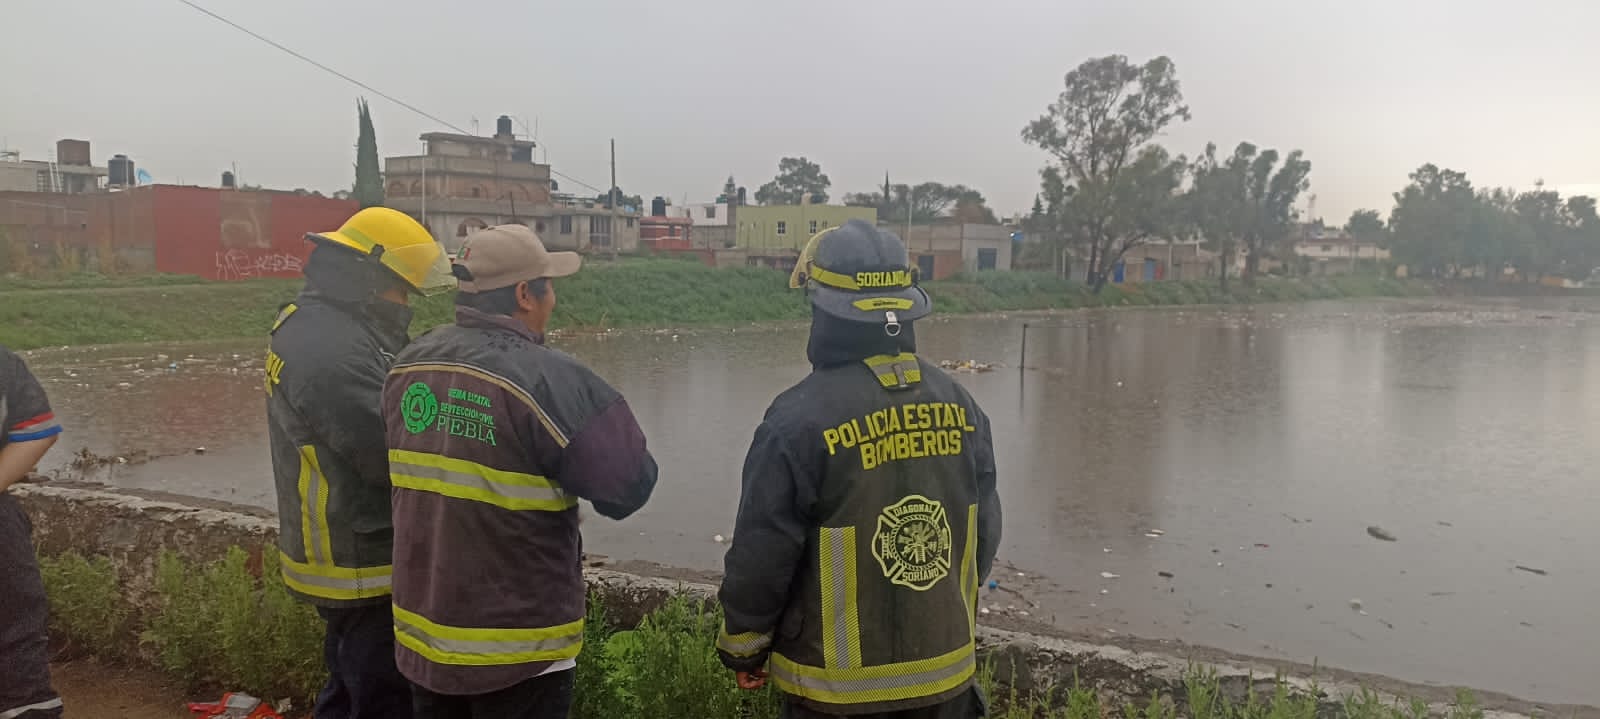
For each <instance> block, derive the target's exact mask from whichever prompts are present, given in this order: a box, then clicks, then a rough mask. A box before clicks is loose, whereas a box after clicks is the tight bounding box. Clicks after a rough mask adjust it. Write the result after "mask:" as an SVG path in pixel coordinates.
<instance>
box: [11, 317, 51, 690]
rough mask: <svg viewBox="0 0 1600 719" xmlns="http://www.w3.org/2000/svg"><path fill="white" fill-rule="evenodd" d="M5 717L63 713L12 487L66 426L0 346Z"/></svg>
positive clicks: (34, 562) (35, 568) (39, 588)
mask: <svg viewBox="0 0 1600 719" xmlns="http://www.w3.org/2000/svg"><path fill="white" fill-rule="evenodd" d="M0 421H3V422H4V423H5V424H4V425H0V667H3V668H4V670H3V671H0V719H46V718H47V717H60V716H61V697H59V696H57V695H56V692H55V690H54V689H52V688H51V687H50V666H49V656H48V654H47V650H46V646H45V642H46V639H45V622H46V616H47V614H48V611H49V610H48V608H47V607H46V605H45V596H44V581H43V580H42V579H41V578H40V576H39V562H38V559H37V558H36V557H34V554H33V524H32V522H30V521H28V515H27V514H24V513H23V511H22V504H21V503H19V502H18V501H17V498H16V497H13V496H11V495H10V493H9V492H8V490H10V489H11V485H13V484H16V483H17V482H20V481H22V478H23V477H26V476H27V475H28V473H29V472H32V471H33V468H34V466H35V465H37V464H38V463H39V459H40V458H42V457H44V453H45V452H46V451H49V449H50V445H52V444H55V442H56V437H57V436H58V435H60V434H61V425H60V424H58V423H57V422H56V416H55V414H54V413H52V412H51V411H50V402H49V400H48V399H46V397H45V394H44V388H43V387H40V386H39V380H37V379H35V378H34V376H33V373H31V372H29V371H28V366H27V364H26V363H24V362H23V361H22V358H21V357H18V356H17V355H16V354H15V353H13V352H11V351H10V350H8V349H6V348H5V347H0Z"/></svg>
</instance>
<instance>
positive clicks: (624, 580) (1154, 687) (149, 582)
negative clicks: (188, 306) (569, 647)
mask: <svg viewBox="0 0 1600 719" xmlns="http://www.w3.org/2000/svg"><path fill="white" fill-rule="evenodd" d="M11 491H12V492H13V493H14V494H16V495H17V496H18V498H19V499H20V500H21V501H22V504H23V506H24V507H25V508H26V509H27V511H28V513H29V514H30V515H31V516H32V517H33V521H34V532H35V538H36V542H37V543H38V550H39V553H40V554H41V555H45V556H52V555H56V554H60V553H62V552H67V551H75V552H78V553H81V554H84V555H91V556H92V555H100V556H105V557H108V558H110V560H111V562H112V564H113V566H115V567H116V569H117V571H118V573H119V575H120V576H119V578H120V579H121V580H122V582H123V586H124V587H126V588H127V594H126V599H127V601H128V602H129V603H130V605H132V606H134V607H147V606H150V605H151V604H152V600H153V598H154V595H155V592H154V578H155V568H156V561H157V559H158V558H159V557H160V556H161V554H162V553H163V552H166V551H171V552H175V553H177V554H178V555H179V556H181V557H183V558H184V559H186V560H189V561H191V562H201V563H205V562H213V561H216V560H218V559H221V558H222V557H223V556H224V555H225V554H226V553H227V551H228V549H229V548H230V547H235V546H237V547H240V548H242V549H244V550H245V551H246V552H247V553H248V554H249V555H250V556H251V557H252V558H254V559H255V560H256V561H257V562H259V558H260V556H261V552H263V551H271V550H272V548H273V543H274V542H275V541H276V536H277V520H276V519H275V518H272V517H270V516H263V515H262V513H260V512H258V511H253V510H249V509H246V508H239V507H233V506H231V505H225V504H219V503H211V502H199V500H187V499H183V498H178V497H171V496H163V495H156V494H151V493H125V492H119V491H112V490H110V489H107V488H104V487H88V486H72V485H58V484H34V485H20V486H18V487H14V488H13V489H12V490H11ZM190 502H196V503H194V504H191V503H190ZM257 566H259V564H258V565H257ZM585 575H586V577H587V579H588V582H589V587H590V589H591V590H592V591H593V592H595V593H596V595H598V596H599V597H600V599H601V600H602V602H604V604H605V607H606V610H607V612H608V615H609V617H610V618H612V619H613V620H614V621H616V622H617V623H618V624H620V625H632V624H636V623H637V622H638V621H639V619H640V618H641V617H643V616H644V615H645V614H647V613H649V612H651V611H653V610H654V609H655V608H657V607H659V606H661V605H662V603H663V602H665V601H666V600H667V599H668V598H669V597H672V596H674V595H688V596H691V597H695V598H699V599H703V600H706V601H711V600H712V599H713V598H714V596H715V587H712V586H710V585H708V584H703V583H695V582H684V581H677V580H670V579H661V578H655V577H648V576H641V575H637V574H628V573H623V572H617V571H612V570H608V569H604V568H594V567H591V568H587V569H585ZM978 641H979V646H980V651H982V652H983V653H984V654H985V655H988V656H993V657H995V658H996V659H997V661H996V664H995V666H996V673H997V677H998V679H999V680H1000V681H1001V683H1002V684H1005V685H1008V686H1014V687H1016V688H1017V689H1019V690H1021V691H1023V692H1029V691H1034V690H1039V689H1043V688H1046V687H1050V686H1063V685H1071V684H1073V683H1074V682H1079V683H1081V684H1082V685H1083V686H1088V687H1092V688H1094V689H1095V690H1096V691H1097V692H1099V693H1100V694H1101V695H1102V698H1103V699H1104V700H1107V701H1108V703H1107V704H1106V706H1122V705H1124V704H1126V703H1129V702H1144V701H1147V700H1149V698H1150V697H1151V695H1152V693H1156V692H1159V693H1162V694H1166V695H1170V696H1173V697H1182V696H1183V695H1184V692H1183V691H1182V690H1183V679H1184V676H1185V675H1186V674H1187V673H1188V671H1189V670H1190V668H1191V667H1192V666H1193V665H1194V661H1192V660H1191V659H1190V658H1188V657H1184V656H1179V655H1178V654H1177V653H1175V652H1158V651H1144V650H1141V649H1134V648H1126V647H1118V646H1107V645H1103V644H1093V643H1088V642H1082V641H1074V640H1071V639H1067V638H1062V637H1056V636H1044V635H1040V634H1030V633H1025V632H1017V631H1007V630H1003V629H998V628H994V627H988V626H980V627H979V630H978ZM1236 659H1237V661H1223V662H1215V661H1211V662H1207V665H1208V666H1211V667H1213V668H1214V670H1215V671H1216V673H1217V675H1218V677H1219V678H1220V680H1221V683H1222V687H1223V689H1224V691H1226V692H1227V693H1229V694H1230V695H1232V696H1234V697H1235V698H1236V699H1241V700H1242V698H1243V697H1244V696H1245V694H1246V692H1248V691H1250V690H1251V689H1252V688H1255V689H1256V690H1258V691H1268V692H1270V691H1271V690H1272V688H1273V686H1274V677H1275V676H1279V675H1284V674H1285V669H1284V667H1283V666H1282V665H1273V664H1271V663H1268V662H1264V661H1263V662H1257V661H1254V660H1248V659H1244V658H1236ZM1316 679H1317V681H1316V685H1315V688H1316V689H1317V690H1318V691H1319V692H1320V693H1321V696H1322V697H1323V699H1324V708H1325V710H1326V712H1327V715H1328V716H1339V715H1340V714H1341V713H1342V709H1340V707H1339V704H1338V703H1339V700H1340V699H1341V698H1343V697H1344V696H1347V695H1349V694H1353V693H1356V692H1358V691H1359V690H1360V688H1361V686H1362V685H1367V686H1369V687H1371V686H1373V685H1376V686H1377V687H1378V688H1381V689H1389V690H1392V691H1390V692H1385V693H1383V695H1384V696H1386V697H1387V698H1388V699H1389V700H1391V701H1392V700H1394V698H1395V697H1396V696H1397V694H1398V693H1406V694H1411V695H1414V696H1421V697H1424V698H1426V699H1427V700H1429V702H1430V705H1431V706H1432V707H1433V709H1434V710H1435V711H1436V712H1440V713H1443V711H1444V710H1445V708H1446V707H1447V702H1448V701H1449V699H1450V695H1449V694H1448V693H1447V692H1442V691H1440V690H1439V689H1438V688H1429V687H1413V686H1407V685H1403V684H1400V683H1398V682H1394V681H1392V680H1384V679H1382V678H1381V677H1360V676H1359V675H1353V674H1344V673H1339V672H1326V671H1324V672H1319V673H1318V674H1317V676H1316ZM1286 680H1287V681H1288V682H1289V683H1290V685H1291V686H1293V687H1295V688H1297V689H1300V690H1304V691H1308V692H1309V691H1311V690H1312V688H1313V683H1312V681H1311V679H1310V678H1309V677H1308V676H1307V675H1306V674H1305V673H1302V674H1299V675H1294V674H1293V673H1291V674H1289V675H1287V676H1286ZM1358 680H1359V681H1358ZM1480 699H1481V700H1482V701H1483V703H1484V705H1485V706H1486V707H1487V710H1486V712H1485V717H1487V718H1488V719H1513V718H1515V717H1522V716H1534V715H1540V714H1544V713H1546V712H1548V713H1553V714H1556V715H1559V716H1562V717H1582V718H1584V719H1597V718H1600V711H1596V710H1595V709H1593V708H1589V707H1554V706H1551V707H1540V706H1537V705H1533V704H1529V703H1526V702H1519V701H1517V700H1515V699H1511V698H1509V697H1497V696H1494V695H1480Z"/></svg>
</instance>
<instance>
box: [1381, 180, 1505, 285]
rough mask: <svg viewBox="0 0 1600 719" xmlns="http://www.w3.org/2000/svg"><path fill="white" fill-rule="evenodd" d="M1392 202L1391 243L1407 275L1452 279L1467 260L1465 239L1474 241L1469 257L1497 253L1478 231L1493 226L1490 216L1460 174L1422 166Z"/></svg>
mask: <svg viewBox="0 0 1600 719" xmlns="http://www.w3.org/2000/svg"><path fill="white" fill-rule="evenodd" d="M1394 200H1395V206H1394V211H1393V212H1391V213H1389V230H1390V233H1391V236H1392V240H1391V241H1392V243H1393V245H1394V252H1395V254H1396V256H1397V257H1399V258H1400V259H1401V260H1402V261H1404V262H1405V263H1406V264H1407V265H1409V266H1411V269H1412V274H1415V275H1428V276H1435V277H1438V276H1444V275H1446V274H1451V275H1458V274H1459V273H1460V271H1461V269H1462V268H1463V266H1464V263H1465V262H1467V261H1468V247H1467V239H1468V237H1469V235H1476V236H1477V237H1478V238H1479V240H1480V242H1478V243H1477V244H1478V245H1479V246H1478V247H1476V248H1474V251H1473V252H1472V254H1473V255H1476V256H1477V257H1479V258H1481V259H1483V260H1489V259H1490V256H1491V255H1494V254H1498V253H1496V252H1493V251H1492V248H1490V247H1489V246H1488V245H1487V243H1486V241H1487V240H1488V239H1489V238H1490V236H1491V235H1490V233H1486V232H1483V231H1482V229H1483V228H1486V227H1489V226H1491V225H1493V224H1495V223H1496V218H1495V217H1493V215H1494V214H1496V213H1493V212H1490V213H1487V214H1486V213H1485V211H1484V209H1485V206H1484V205H1483V204H1482V203H1480V201H1479V198H1478V196H1477V195H1476V193H1474V191H1473V189H1472V183H1471V182H1470V181H1468V180H1467V176H1466V174H1465V173H1461V172H1457V171H1455V170H1449V169H1440V168H1439V167H1438V166H1437V165H1434V164H1431V163H1430V164H1426V165H1423V166H1422V167H1419V168H1417V170H1416V172H1413V173H1411V183H1410V184H1409V185H1407V186H1406V187H1405V189H1402V190H1401V191H1400V192H1396V193H1395V194H1394ZM1475 226H1476V228H1477V229H1478V231H1474V229H1475Z"/></svg>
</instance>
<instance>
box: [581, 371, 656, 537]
mask: <svg viewBox="0 0 1600 719" xmlns="http://www.w3.org/2000/svg"><path fill="white" fill-rule="evenodd" d="M656 475H657V468H656V460H655V458H654V457H652V456H650V450H648V449H646V448H645V439H644V430H642V429H640V428H639V422H638V420H637V419H635V418H634V416H633V410H631V409H629V408H628V403H627V401H626V400H624V399H622V397H621V396H617V397H616V398H615V399H613V400H612V401H611V402H610V404H607V405H606V406H605V407H604V408H603V409H601V410H600V411H599V412H598V413H596V414H595V415H594V416H592V417H590V418H589V421H588V422H586V423H584V425H583V428H582V429H580V430H579V431H578V433H577V434H576V435H574V436H573V437H572V438H571V440H569V441H568V443H567V446H566V448H565V449H564V450H563V451H562V454H561V470H560V473H559V474H558V475H557V476H558V477H560V478H561V486H562V488H563V489H565V490H566V491H568V492H570V493H572V494H573V495H575V496H577V497H579V498H581V499H587V500H589V503H590V504H592V505H594V511H596V512H599V513H600V514H602V515H604V516H606V517H610V518H611V519H625V518H627V517H628V515H631V514H633V513H634V512H637V511H639V509H640V508H641V507H643V506H644V504H645V502H647V501H649V500H650V493H651V492H652V491H654V490H655V486H656Z"/></svg>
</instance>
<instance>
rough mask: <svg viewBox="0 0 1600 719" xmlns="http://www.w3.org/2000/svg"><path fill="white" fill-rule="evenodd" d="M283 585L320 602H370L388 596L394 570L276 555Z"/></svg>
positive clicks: (385, 566)
mask: <svg viewBox="0 0 1600 719" xmlns="http://www.w3.org/2000/svg"><path fill="white" fill-rule="evenodd" d="M278 562H279V564H280V566H279V569H280V570H281V571H282V573H283V583H284V584H287V585H288V586H289V588H290V589H293V590H295V591H297V592H300V593H301V594H305V595H308V596H312V597H321V598H323V599H335V600H351V599H371V598H373V597H384V596H388V595H389V586H390V582H391V579H392V577H391V575H392V574H393V573H394V568H393V567H391V566H389V565H384V566H381V567H336V566H333V565H331V564H316V563H311V562H299V561H295V560H294V558H292V557H290V556H289V555H288V554H286V553H283V552H279V553H278Z"/></svg>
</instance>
